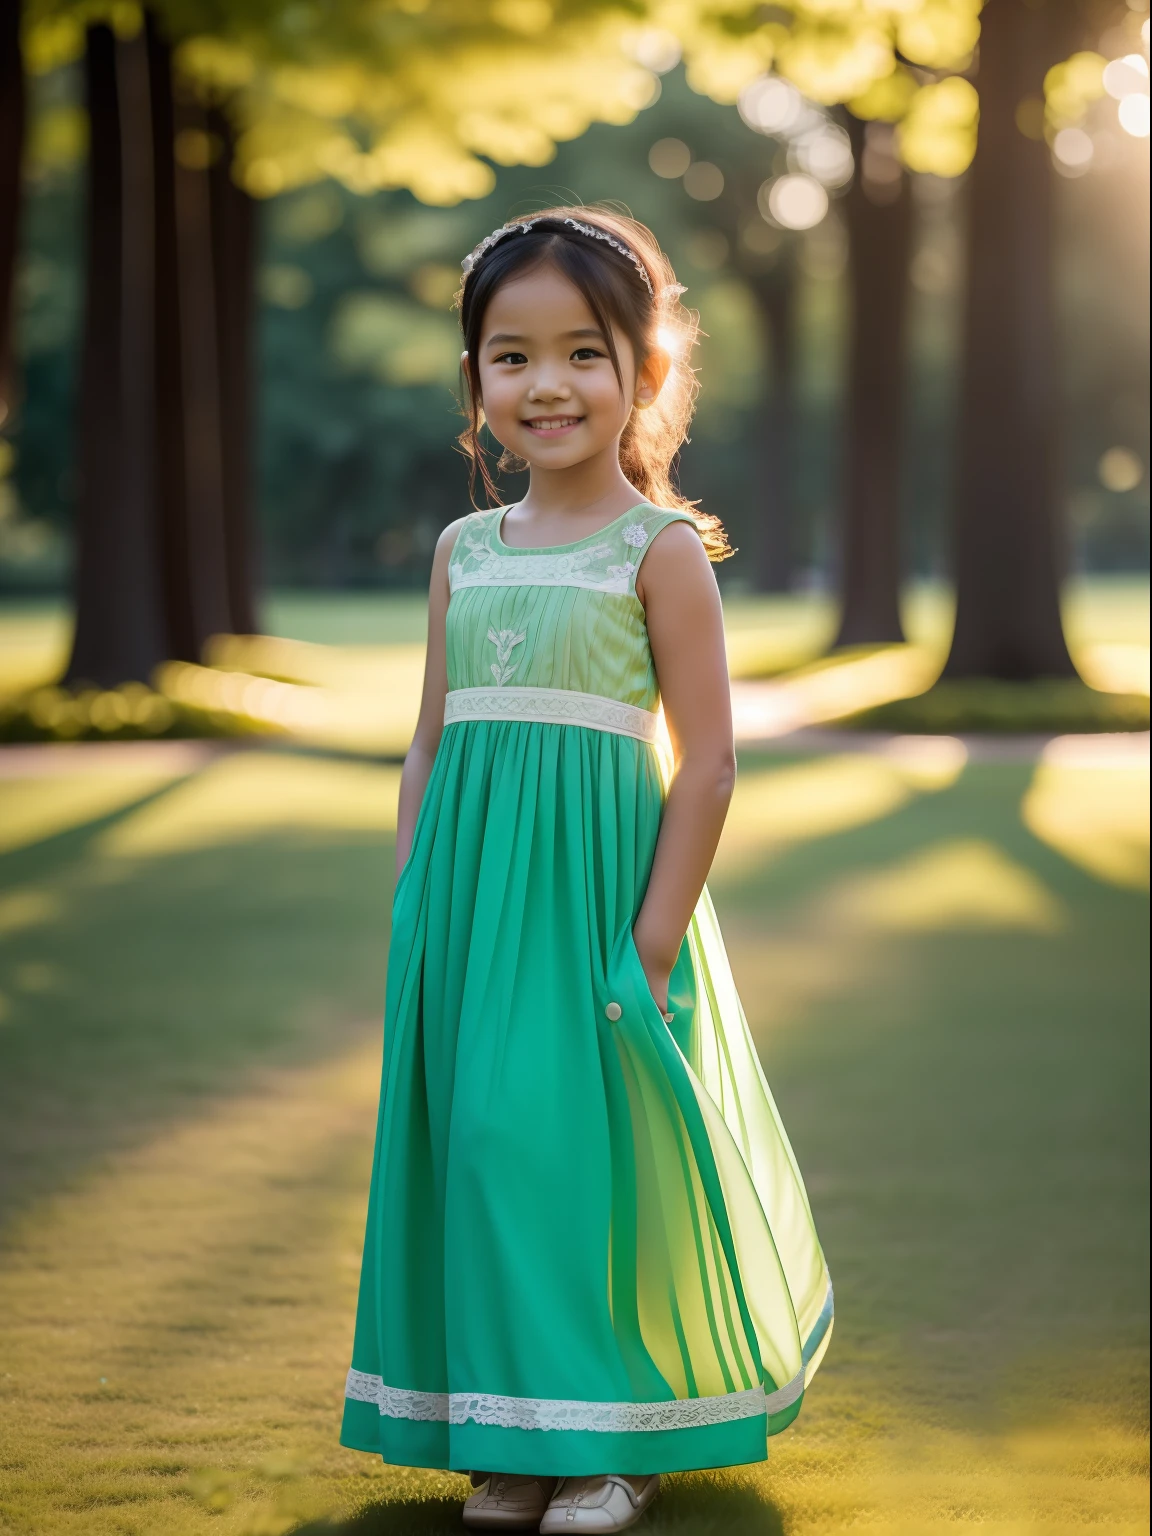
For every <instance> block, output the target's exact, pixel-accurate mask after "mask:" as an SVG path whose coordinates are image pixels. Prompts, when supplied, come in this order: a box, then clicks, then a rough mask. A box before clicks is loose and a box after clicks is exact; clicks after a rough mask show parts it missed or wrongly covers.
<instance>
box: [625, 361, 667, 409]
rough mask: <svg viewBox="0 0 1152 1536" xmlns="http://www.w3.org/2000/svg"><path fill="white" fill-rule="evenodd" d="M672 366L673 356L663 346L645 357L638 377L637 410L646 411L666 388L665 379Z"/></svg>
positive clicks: (635, 401)
mask: <svg viewBox="0 0 1152 1536" xmlns="http://www.w3.org/2000/svg"><path fill="white" fill-rule="evenodd" d="M671 367H672V356H671V354H670V353H668V352H666V351H665V350H664V348H663V347H656V348H654V349H653V350H652V351H651V352H649V354H648V356H647V357H646V358H645V359H644V362H643V364H642V365H641V368H640V372H639V374H638V375H637V377H636V392H635V395H634V397H633V403H634V404H635V406H636V408H637V410H640V411H646V410H647V409H648V407H649V406H650V405H651V404H652V403H653V401H654V400H655V399H656V397H657V395H658V394H659V393H660V391H661V390H662V389H663V388H664V381H665V379H667V377H668V371H669V369H670V368H671Z"/></svg>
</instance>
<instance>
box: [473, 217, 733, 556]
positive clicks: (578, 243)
mask: <svg viewBox="0 0 1152 1536" xmlns="http://www.w3.org/2000/svg"><path fill="white" fill-rule="evenodd" d="M571 220H577V221H578V222H579V223H581V224H587V225H591V226H593V227H594V228H596V229H602V230H604V232H605V233H606V234H608V235H610V236H611V237H612V240H614V241H619V242H620V243H622V244H623V245H625V246H627V248H628V249H629V250H630V251H632V252H633V253H634V254H635V256H636V259H637V261H638V262H640V263H641V264H642V266H643V268H644V271H646V272H647V274H648V279H649V282H650V283H651V287H652V291H651V292H649V289H648V284H647V283H645V281H644V278H643V277H642V275H641V273H640V271H639V270H638V269H637V267H636V266H635V265H634V264H633V263H632V262H631V261H630V260H629V258H628V256H627V255H626V254H625V253H624V252H622V251H620V250H618V249H616V248H615V246H614V245H612V244H610V243H609V242H608V241H607V240H603V239H598V238H596V237H595V236H592V235H588V234H584V233H582V232H581V231H580V230H579V229H577V228H575V227H574V226H573V224H572V223H571V222H570V221H571ZM566 221H567V222H566ZM525 222H529V221H528V220H526V221H525ZM530 222H531V228H530V229H528V230H527V231H522V230H520V229H517V228H515V226H511V227H510V228H511V232H510V233H509V234H507V235H505V236H504V237H503V239H501V240H498V241H497V242H496V243H495V244H493V245H491V246H489V247H488V248H487V249H486V250H483V251H482V252H481V254H480V255H479V257H478V258H477V259H476V261H475V262H474V264H473V265H472V267H471V268H470V270H469V271H468V273H467V274H466V276H465V278H464V283H463V286H462V288H461V290H460V293H459V294H458V296H457V302H458V304H459V309H460V325H461V329H462V330H463V332H464V346H465V349H466V352H467V360H466V363H465V365H464V382H465V385H466V396H467V399H466V403H465V415H466V416H467V418H468V425H467V427H465V429H464V431H463V432H461V434H460V436H459V438H458V442H459V444H460V447H461V449H462V451H463V452H464V454H465V456H466V457H467V459H468V463H469V481H470V484H471V487H472V497H473V504H475V498H476V477H477V475H479V477H480V479H481V481H482V482H483V486H484V490H485V492H486V494H487V496H488V499H489V501H490V502H492V503H495V502H497V501H498V499H499V498H498V493H497V491H496V486H495V484H494V482H493V479H492V474H491V471H490V469H489V466H488V460H487V457H486V455H485V451H484V447H483V444H482V443H481V441H480V429H481V427H482V426H483V425H484V403H483V398H482V395H481V391H480V367H479V356H480V337H481V331H482V329H483V325H484V316H485V313H486V312H487V309H488V305H489V304H490V303H491V301H492V297H493V295H494V294H495V293H496V290H497V289H498V288H499V287H500V286H501V284H503V283H505V282H507V281H508V280H509V279H510V278H511V277H513V276H517V275H519V274H521V273H523V272H526V271H529V270H531V268H533V267H536V266H540V265H542V264H543V263H545V262H548V263H551V264H552V265H553V266H554V267H556V269H557V270H558V271H559V272H561V273H562V274H563V275H564V276H565V277H566V278H568V279H569V281H570V282H571V283H573V285H574V286H575V287H576V288H577V289H578V290H579V291H580V293H581V295H582V296H583V298H584V301H585V303H586V304H587V305H588V308H589V309H590V310H591V312H592V314H593V315H594V316H595V319H596V323H597V325H598V326H599V327H600V329H601V330H602V331H603V333H604V335H605V337H606V338H607V345H608V355H609V357H610V358H611V361H612V367H613V370H614V371H615V374H616V377H617V379H618V380H619V383H620V388H621V390H623V388H624V375H623V371H622V369H621V367H620V358H619V355H618V353H617V349H616V344H615V341H614V339H613V334H612V333H613V328H614V327H615V328H616V329H617V330H618V331H622V332H623V333H624V335H625V336H627V337H628V340H629V341H630V342H631V344H632V349H633V352H634V354H635V357H636V363H637V366H638V367H639V366H640V365H641V364H642V363H643V362H644V360H645V358H647V357H649V356H650V355H651V353H652V352H653V351H654V350H655V349H656V348H657V347H659V346H663V347H664V349H665V350H666V351H667V352H668V353H669V355H670V356H671V359H672V366H671V369H670V370H669V374H668V378H667V380H666V381H665V384H664V388H663V389H662V390H661V391H660V394H659V395H658V396H657V398H656V400H655V401H654V402H653V404H652V405H650V406H649V407H648V408H647V409H646V410H643V411H641V410H637V409H633V411H632V413H631V415H630V416H629V418H628V422H627V425H626V426H625V428H624V432H623V434H622V436H621V438H620V468H621V469H622V470H623V471H624V474H625V475H627V477H628V479H629V480H630V481H631V483H632V484H633V485H634V486H635V487H636V489H637V490H638V491H639V492H640V494H641V495H642V496H643V497H644V499H645V500H646V501H650V502H651V503H652V504H653V505H654V506H660V507H672V508H678V509H681V510H683V511H685V512H688V513H690V514H691V516H692V517H693V519H694V520H695V523H696V527H697V530H698V532H699V534H700V538H701V540H702V541H703V544H704V548H705V550H706V551H707V552H708V558H709V559H710V560H724V559H726V558H727V557H728V556H729V555H730V554H731V553H732V549H731V546H730V545H729V543H728V537H727V535H726V534H725V532H724V527H723V525H722V523H721V522H720V519H719V518H717V517H713V516H711V515H710V514H709V513H706V512H701V511H700V510H699V509H698V508H697V506H696V504H695V503H694V502H690V501H687V500H686V499H685V498H684V497H683V496H681V494H680V492H679V490H678V489H677V488H676V484H675V480H674V463H675V459H676V456H677V454H678V453H679V451H680V448H681V445H682V444H683V442H684V439H685V438H686V436H687V434H688V426H689V423H690V422H691V420H692V413H693V410H694V409H695V404H696V393H697V389H698V386H697V383H696V375H695V373H694V371H693V369H692V366H691V361H690V357H691V351H692V348H693V346H694V345H695V343H696V335H697V330H698V319H697V316H696V315H695V314H694V313H693V312H692V311H691V310H687V309H685V308H684V306H683V305H682V304H681V303H680V295H681V293H683V291H684V290H683V289H682V288H681V287H680V285H679V284H678V283H677V282H676V274H675V273H674V272H673V270H672V265H671V263H670V262H669V260H668V258H667V256H665V255H664V253H663V251H662V250H661V249H660V247H659V245H658V244H657V242H656V239H655V236H654V235H653V234H652V232H651V231H650V230H649V229H647V228H646V227H645V226H644V225H643V224H640V223H639V222H638V221H637V220H635V219H630V218H626V217H624V216H623V215H621V214H618V213H614V212H611V211H610V210H607V209H603V208H582V207H570V208H547V209H545V210H544V211H543V212H542V213H538V214H533V215H532V217H531V220H530ZM497 467H498V468H499V469H507V470H516V469H522V468H523V467H524V464H523V461H522V460H520V459H518V458H516V456H515V455H513V454H509V453H507V452H505V453H504V454H502V455H501V458H500V460H499V464H498V466H497Z"/></svg>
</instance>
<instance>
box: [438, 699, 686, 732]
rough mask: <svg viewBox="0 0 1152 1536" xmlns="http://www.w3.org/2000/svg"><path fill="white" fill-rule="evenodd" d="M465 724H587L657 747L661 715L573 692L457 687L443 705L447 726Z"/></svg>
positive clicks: (616, 701) (596, 728)
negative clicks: (633, 737) (456, 723)
mask: <svg viewBox="0 0 1152 1536" xmlns="http://www.w3.org/2000/svg"><path fill="white" fill-rule="evenodd" d="M461 720H524V721H528V722H530V723H531V722H536V721H540V722H543V723H545V724H548V725H587V726H591V727H592V728H593V729H594V730H598V731H610V732H611V733H612V735H614V736H635V737H636V738H637V740H639V741H647V742H654V741H655V740H656V726H657V721H658V720H659V716H658V715H657V714H656V713H655V711H653V710H650V709H639V708H638V707H637V706H636V705H635V704H624V703H622V702H621V701H620V700H619V699H606V698H604V697H603V696H602V695H601V694H598V693H577V692H576V691H575V690H574V689H569V688H503V687H500V688H453V689H451V690H450V691H449V693H448V694H447V696H446V697H445V700H444V724H445V725H452V724H454V723H455V722H457V721H461Z"/></svg>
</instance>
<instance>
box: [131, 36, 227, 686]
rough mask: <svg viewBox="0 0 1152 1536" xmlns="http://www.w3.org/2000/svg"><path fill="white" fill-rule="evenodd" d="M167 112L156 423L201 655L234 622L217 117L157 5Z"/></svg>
mask: <svg viewBox="0 0 1152 1536" xmlns="http://www.w3.org/2000/svg"><path fill="white" fill-rule="evenodd" d="M147 32H148V50H149V55H150V57H151V60H152V71H151V74H152V91H153V112H154V116H155V121H156V201H157V211H158V219H157V231H156V238H157V255H158V283H157V292H156V304H157V334H158V342H159V345H158V352H157V377H156V384H157V388H156V432H157V439H158V441H159V443H160V444H161V445H162V446H161V462H162V465H163V472H162V482H161V498H160V508H161V510H160V516H161V519H162V524H163V549H164V567H165V576H166V589H167V595H168V643H169V653H170V654H171V655H172V656H174V657H178V658H180V659H181V660H185V661H199V660H200V659H201V656H202V653H203V649H204V645H205V642H206V641H207V640H208V639H209V638H210V637H211V636H212V635H215V634H220V633H223V632H226V631H228V630H229V629H231V627H232V623H231V613H230V604H229V594H228V576H227V571H228V566H227V555H226V547H227V546H226V540H225V534H224V489H223V458H222V453H221V423H220V395H219V388H218V381H219V363H218V357H217V316H216V293H215V281H214V271H213V250H212V224H211V204H210V198H209V190H208V164H207V145H208V138H207V128H206V124H205V120H204V113H203V110H202V109H201V108H200V107H199V106H198V105H197V104H196V103H195V102H192V101H186V100H182V99H180V98H179V97H178V95H177V93H176V91H175V89H174V82H173V79H172V60H171V50H170V48H169V45H168V43H167V41H166V40H165V39H164V38H163V37H162V36H161V35H160V33H159V32H158V30H157V27H156V24H155V21H154V18H153V17H152V16H151V15H150V16H149V17H148V24H147Z"/></svg>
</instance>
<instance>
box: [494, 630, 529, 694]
mask: <svg viewBox="0 0 1152 1536" xmlns="http://www.w3.org/2000/svg"><path fill="white" fill-rule="evenodd" d="M488 638H489V640H491V642H492V644H493V645H494V646H495V647H496V660H495V661H494V662H493V663H492V665H491V666H490V667H489V669H488V670H489V671H490V672H491V673H492V676H493V677H494V678H495V679H496V686H497V688H503V686H504V684H505V683H507V682H508V681H509V680H510V679H511V677H512V675H513V674H514V673H515V672H517V671H518V670H519V667H520V663H519V662H517V663H516V664H515V665H514V666H509V665H508V663H509V662H510V661H511V659H512V652H513V650H515V648H516V646H518V645H520V644H521V643H522V642H523V640H524V638H525V636H524V635H522V634H521V635H518V634H517V633H516V631H515V630H514V629H501V630H499V631H497V630H495V629H490V630H489V631H488Z"/></svg>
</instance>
